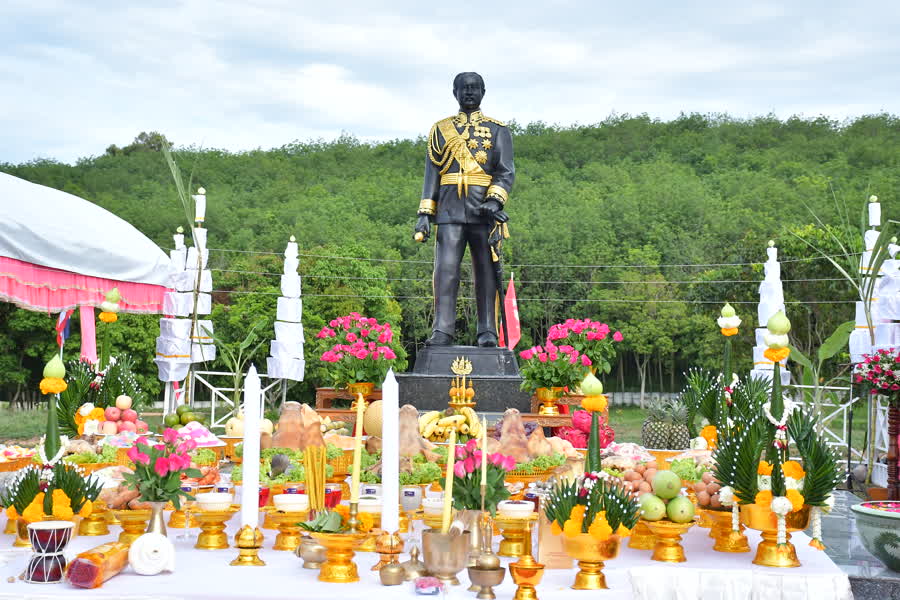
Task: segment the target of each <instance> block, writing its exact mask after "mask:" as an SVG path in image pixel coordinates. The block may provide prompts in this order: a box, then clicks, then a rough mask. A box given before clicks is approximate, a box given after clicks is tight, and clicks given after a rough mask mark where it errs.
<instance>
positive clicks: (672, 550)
mask: <svg viewBox="0 0 900 600" xmlns="http://www.w3.org/2000/svg"><path fill="white" fill-rule="evenodd" d="M647 526H648V527H649V528H650V531H652V532H653V535H654V536H656V546H654V548H653V556H651V557H650V558H651V559H653V560H658V561H659V562H671V563H675V562H685V561H686V560H687V557H686V556H685V555H684V548H682V547H681V536H682V535H684V534H685V533H687V531H688V529H690V528H691V527H693V526H694V521H688V522H687V523H673V522H672V521H649V522H648V523H647Z"/></svg>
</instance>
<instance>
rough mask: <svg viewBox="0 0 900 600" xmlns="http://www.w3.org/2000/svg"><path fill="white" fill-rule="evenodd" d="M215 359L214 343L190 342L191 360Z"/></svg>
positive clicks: (205, 360)
mask: <svg viewBox="0 0 900 600" xmlns="http://www.w3.org/2000/svg"><path fill="white" fill-rule="evenodd" d="M213 360H216V345H215V344H191V362H195V363H198V362H208V361H213Z"/></svg>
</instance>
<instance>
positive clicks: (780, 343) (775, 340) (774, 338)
mask: <svg viewBox="0 0 900 600" xmlns="http://www.w3.org/2000/svg"><path fill="white" fill-rule="evenodd" d="M763 340H764V341H765V342H766V346H768V347H769V348H773V347H774V348H776V349H777V348H784V347H785V346H787V345H788V344H789V343H790V340H788V336H787V334H786V333H785V334H781V335H776V334H772V333H766V334H764V335H763Z"/></svg>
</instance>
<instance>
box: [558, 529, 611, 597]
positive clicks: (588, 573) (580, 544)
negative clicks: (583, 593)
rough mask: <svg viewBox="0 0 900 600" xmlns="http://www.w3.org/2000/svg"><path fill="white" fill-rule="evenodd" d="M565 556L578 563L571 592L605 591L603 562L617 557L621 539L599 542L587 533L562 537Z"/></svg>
mask: <svg viewBox="0 0 900 600" xmlns="http://www.w3.org/2000/svg"><path fill="white" fill-rule="evenodd" d="M563 544H564V545H565V548H566V554H568V555H569V556H571V557H572V558H574V559H575V560H577V561H578V568H579V569H580V570H579V571H578V574H577V575H575V584H574V585H573V586H572V589H573V590H606V589H609V588H608V587H607V585H606V576H605V575H604V574H603V561H605V560H612V559H614V558H615V557H617V556H618V555H619V549H620V548H621V547H622V539H621V538H620V537H619V536H617V535H612V536H610V537H609V538H608V539H606V540H603V541H600V540H597V539H595V538H594V536H592V535H591V534H589V533H579V534H578V535H576V536H574V537H569V536H567V535H564V536H563Z"/></svg>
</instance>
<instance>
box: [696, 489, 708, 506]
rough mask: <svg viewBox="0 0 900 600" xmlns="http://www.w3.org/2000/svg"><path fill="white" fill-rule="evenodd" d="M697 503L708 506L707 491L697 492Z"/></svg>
mask: <svg viewBox="0 0 900 600" xmlns="http://www.w3.org/2000/svg"><path fill="white" fill-rule="evenodd" d="M697 503H698V504H699V505H700V506H709V493H707V492H705V491H704V492H697Z"/></svg>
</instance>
